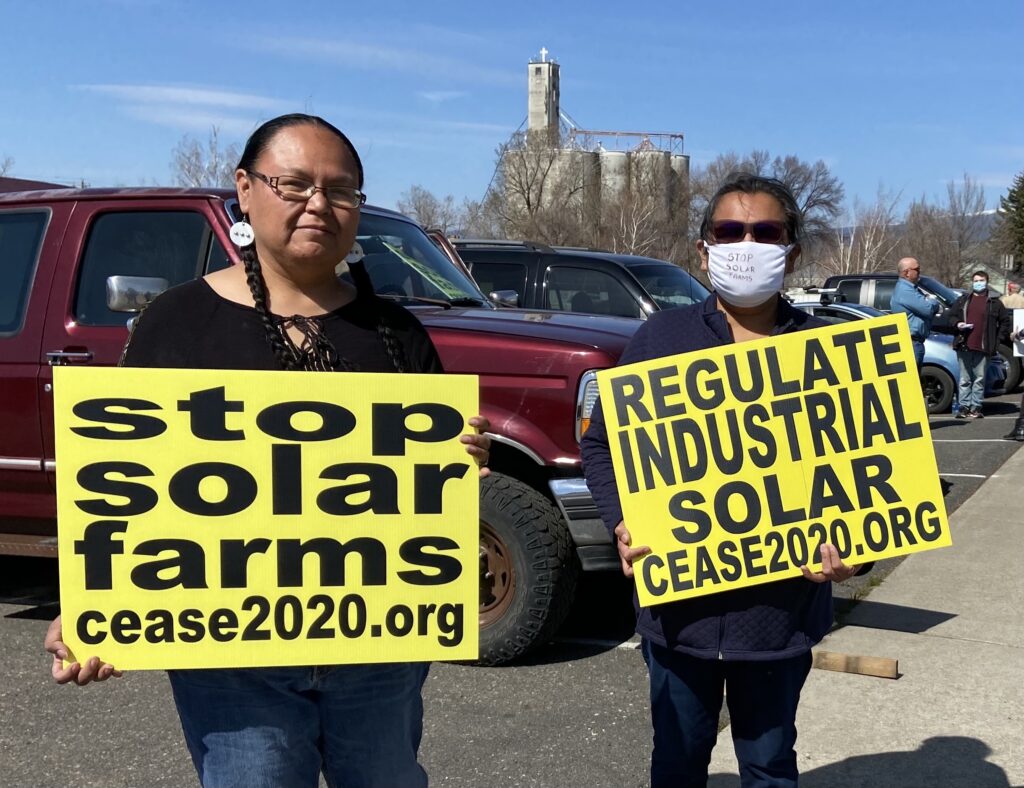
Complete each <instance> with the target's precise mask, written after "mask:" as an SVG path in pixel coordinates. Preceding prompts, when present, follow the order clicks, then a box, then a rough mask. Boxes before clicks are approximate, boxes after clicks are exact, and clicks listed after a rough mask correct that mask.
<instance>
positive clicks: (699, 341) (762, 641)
mask: <svg viewBox="0 0 1024 788" xmlns="http://www.w3.org/2000/svg"><path fill="white" fill-rule="evenodd" d="M801 223H802V221H801V215H800V210H799V208H798V207H797V204H796V201H795V200H794V198H793V195H792V194H791V193H790V191H789V190H788V189H787V188H786V186H785V185H783V184H782V183H780V182H779V181H776V180H774V179H770V178H763V177H760V176H756V175H748V174H734V175H732V176H730V177H729V179H728V180H727V181H726V183H725V184H724V185H723V186H722V187H721V188H720V189H719V190H718V192H717V193H716V194H715V195H714V197H712V198H711V201H710V203H709V204H708V207H707V210H706V211H705V213H704V219H703V221H702V222H701V227H700V236H701V240H700V241H698V242H697V250H698V252H699V253H700V256H701V261H702V268H703V269H704V270H705V271H707V273H708V276H709V278H710V279H711V283H712V285H713V286H714V291H715V292H714V293H713V294H712V295H711V296H710V297H709V298H708V299H707V300H706V301H705V302H704V303H702V304H694V305H692V306H687V307H681V308H679V309H670V310H665V311H662V312H656V313H655V314H654V315H652V316H651V317H650V318H649V319H648V320H647V322H646V323H644V325H643V326H642V327H641V328H640V330H639V331H637V333H636V335H635V336H634V338H633V340H632V341H631V342H630V344H629V346H628V347H627V348H626V351H625V352H624V353H623V356H622V358H621V359H620V362H619V363H620V364H630V363H634V362H637V361H644V360H649V359H654V358H660V357H662V356H671V355H675V354H678V353H686V352H689V351H694V350H702V349H706V348H709V347H715V346H719V345H727V344H731V343H733V342H746V341H749V340H752V339H762V338H764V337H769V336H775V335H779V334H785V333H789V332H791V331H801V330H804V329H809V328H818V327H821V326H823V325H825V323H823V322H821V321H819V320H816V319H815V318H813V317H811V316H809V315H808V314H807V313H806V312H802V311H799V310H796V309H794V308H792V307H790V306H789V304H787V303H786V302H785V301H784V300H783V299H782V298H780V297H779V291H780V289H781V288H782V280H783V277H784V276H785V274H786V273H787V272H788V271H790V270H792V267H793V264H794V262H795V261H796V259H797V257H798V256H799V254H800V230H801ZM582 448H583V462H584V468H585V472H586V476H587V484H588V485H589V486H590V489H591V491H592V492H593V495H594V499H595V501H596V502H597V505H598V508H599V510H600V512H601V517H602V519H603V520H604V523H605V525H606V526H607V527H608V528H609V530H610V531H612V538H613V539H614V541H615V544H616V547H617V548H618V552H619V557H620V559H621V561H622V571H623V573H624V574H625V575H626V576H627V577H631V576H632V575H633V566H632V564H633V561H634V560H636V559H638V558H640V557H641V556H644V555H646V554H647V553H649V552H650V548H648V547H644V546H634V545H633V544H632V540H631V537H630V533H629V530H628V528H627V526H626V523H624V522H623V520H622V509H621V507H620V505H619V498H618V491H617V489H616V485H615V476H614V472H613V469H612V461H611V454H610V452H609V449H608V436H607V432H606V429H605V425H604V419H603V415H602V412H601V408H600V403H598V406H597V407H595V409H594V413H593V418H592V420H591V424H590V428H589V429H588V430H587V433H586V435H585V436H584V438H583V442H582ZM821 558H822V568H821V571H820V572H811V571H810V570H809V569H808V568H807V567H806V566H805V567H802V571H803V574H804V577H803V578H795V579H790V580H782V581H778V582H774V583H768V584H764V585H757V586H752V587H746V588H741V589H737V590H733V591H726V592H723V593H719V594H713V595H710V596H702V597H696V598H693V599H687V600H682V601H678V602H670V603H667V604H664V605H657V606H655V607H649V608H640V607H639V605H635V606H636V609H637V632H639V634H640V635H641V636H642V637H643V639H644V640H643V646H644V653H645V657H646V659H647V663H648V667H649V671H650V691H651V717H652V723H653V726H654V751H653V753H652V756H651V786H652V788H665V787H667V786H702V785H705V784H706V782H707V777H708V763H709V761H710V759H711V749H712V747H713V746H714V744H715V740H716V738H717V733H718V718H719V712H720V710H721V706H722V697H723V690H725V689H726V688H728V692H727V696H728V700H729V715H730V721H731V726H732V734H733V743H734V746H735V750H736V756H737V758H738V760H739V768H740V777H741V780H742V784H743V786H744V788H752V786H774V787H775V788H780V787H781V786H795V785H796V784H797V766H796V753H795V752H794V750H793V745H794V742H795V741H796V725H795V720H796V708H797V702H798V701H799V698H800V690H801V688H802V687H803V683H804V680H805V679H806V678H807V674H808V672H809V670H810V667H811V652H810V650H811V646H813V645H814V644H815V643H817V642H818V641H819V640H821V638H822V637H823V636H824V635H825V633H826V632H827V631H828V629H829V627H830V626H831V625H832V589H831V582H832V581H835V582H840V581H843V580H846V579H847V578H849V577H851V576H852V575H854V574H855V573H856V572H857V567H850V566H846V565H845V564H843V563H842V561H841V560H840V558H839V554H838V553H837V552H836V549H835V547H834V546H832V545H823V546H822V548H821ZM635 602H636V600H635V597H634V604H635Z"/></svg>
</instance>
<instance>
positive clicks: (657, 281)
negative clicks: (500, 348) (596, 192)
mask: <svg viewBox="0 0 1024 788" xmlns="http://www.w3.org/2000/svg"><path fill="white" fill-rule="evenodd" d="M452 243H453V245H454V246H455V248H456V249H457V250H458V253H459V255H460V256H461V257H462V259H463V260H464V261H465V262H466V264H467V265H468V266H469V268H470V270H471V271H472V273H473V278H474V279H476V281H477V283H478V284H479V285H480V289H481V290H483V291H484V292H485V293H490V294H493V298H494V300H496V301H498V302H499V303H502V304H504V305H506V306H519V307H526V308H531V309H554V310H557V311H559V312H578V313H582V314H587V315H618V316H620V317H638V318H646V317H647V316H648V315H650V314H651V313H652V312H655V311H657V310H659V309H671V308H672V307H675V306H685V305H687V304H693V303H697V302H700V301H703V300H704V299H705V298H707V296H708V291H707V288H705V287H704V285H702V284H701V283H700V282H698V281H697V280H696V279H694V278H693V277H692V276H690V274H688V273H687V272H686V271H684V270H683V269H682V268H680V267H679V266H677V265H674V264H672V263H669V262H666V261H664V260H656V259H654V258H653V257H637V256H634V255H626V254H614V253H612V252H600V251H593V250H589V249H570V248H568V247H551V246H546V245H545V244H539V243H531V242H528V241H487V240H485V241H480V240H454V241H452Z"/></svg>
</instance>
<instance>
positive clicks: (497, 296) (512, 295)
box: [487, 290, 519, 309]
mask: <svg viewBox="0 0 1024 788" xmlns="http://www.w3.org/2000/svg"><path fill="white" fill-rule="evenodd" d="M487 297H488V298H489V299H491V300H492V301H493V302H494V303H495V304H497V305H498V306H501V307H505V308H507V309H515V308H516V307H517V306H519V293H517V292H516V291H515V290H492V291H491V292H490V293H488V294H487Z"/></svg>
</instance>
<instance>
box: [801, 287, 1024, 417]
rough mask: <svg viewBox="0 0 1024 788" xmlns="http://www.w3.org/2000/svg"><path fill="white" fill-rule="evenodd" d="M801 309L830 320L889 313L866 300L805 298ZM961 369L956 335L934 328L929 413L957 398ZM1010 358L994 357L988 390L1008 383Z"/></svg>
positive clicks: (928, 366)
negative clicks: (954, 343) (865, 302)
mask: <svg viewBox="0 0 1024 788" xmlns="http://www.w3.org/2000/svg"><path fill="white" fill-rule="evenodd" d="M793 306H795V307H796V308H797V309H803V310H804V311H805V312H810V313H811V314H812V315H814V316H815V317H819V318H821V319H822V320H824V321H826V322H828V323H846V322H848V321H850V320H866V319H868V318H871V317H878V316H880V315H884V314H886V313H885V312H883V311H882V310H880V309H875V308H874V307H870V306H865V305H863V304H846V303H830V304H822V303H820V302H811V301H802V302H796V303H794V304H793ZM959 375H960V371H959V366H958V364H957V360H956V351H955V350H953V337H952V336H950V335H948V334H939V333H936V332H932V334H930V335H929V336H928V338H927V339H926V340H925V342H924V363H923V364H922V365H921V390H922V392H923V393H924V398H925V403H926V405H927V406H928V412H929V413H945V412H947V411H948V410H950V408H951V407H952V405H953V402H954V400H955V399H956V391H957V380H958V379H959ZM1005 378H1006V362H1005V360H1004V359H1003V357H1002V356H999V355H997V356H995V357H993V359H992V361H990V362H989V365H988V369H987V370H986V374H985V394H986V395H989V394H993V393H999V392H1001V391H1002V388H1003V386H1004V384H1005Z"/></svg>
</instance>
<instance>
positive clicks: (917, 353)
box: [911, 339, 924, 369]
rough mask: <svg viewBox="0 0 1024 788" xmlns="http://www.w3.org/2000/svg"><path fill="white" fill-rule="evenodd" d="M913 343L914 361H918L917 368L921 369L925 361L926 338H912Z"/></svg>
mask: <svg viewBox="0 0 1024 788" xmlns="http://www.w3.org/2000/svg"><path fill="white" fill-rule="evenodd" d="M911 343H912V344H913V346H914V361H916V362H917V368H918V369H921V365H922V364H923V363H924V340H923V339H911Z"/></svg>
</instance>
